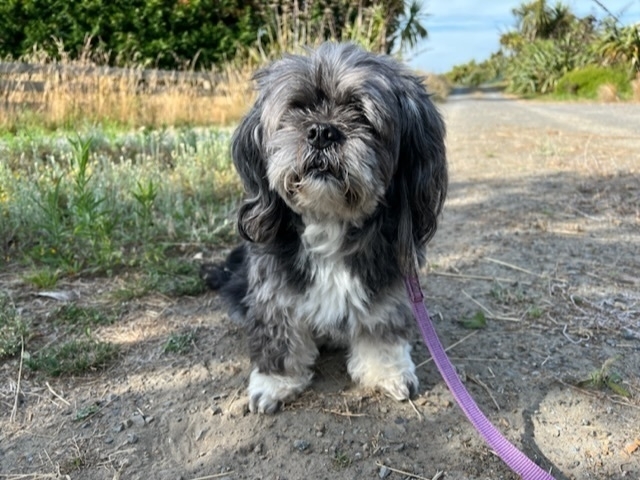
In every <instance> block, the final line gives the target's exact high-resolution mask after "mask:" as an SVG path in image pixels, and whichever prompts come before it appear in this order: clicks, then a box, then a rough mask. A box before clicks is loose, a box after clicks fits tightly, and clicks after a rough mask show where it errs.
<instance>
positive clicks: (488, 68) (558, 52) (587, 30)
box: [447, 0, 640, 101]
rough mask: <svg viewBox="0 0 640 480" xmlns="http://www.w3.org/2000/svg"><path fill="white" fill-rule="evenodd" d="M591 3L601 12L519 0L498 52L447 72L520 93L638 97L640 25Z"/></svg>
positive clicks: (464, 81) (456, 79)
mask: <svg viewBox="0 0 640 480" xmlns="http://www.w3.org/2000/svg"><path fill="white" fill-rule="evenodd" d="M596 4H597V5H599V6H600V7H601V9H602V10H603V13H604V16H603V17H602V18H596V17H594V16H587V17H579V16H577V15H575V14H574V13H573V12H572V11H571V9H570V7H568V6H567V5H565V4H563V3H562V2H557V3H556V4H555V5H553V6H552V5H550V4H549V3H548V2H547V1H546V0H534V1H531V2H525V3H522V4H521V5H520V6H518V7H516V8H515V9H513V11H512V13H513V15H514V19H515V25H516V26H515V29H514V30H511V31H508V32H506V33H504V34H503V35H501V37H500V45H501V46H500V49H499V51H498V52H495V53H494V54H493V55H491V57H490V58H488V59H487V60H485V61H483V62H479V63H477V62H475V61H472V62H469V63H467V64H463V65H457V66H455V67H454V68H453V69H452V70H451V71H450V72H449V73H448V74H447V77H448V78H449V80H450V81H451V82H453V83H455V84H460V85H465V86H478V85H481V84H489V83H501V84H503V85H505V86H506V89H507V91H509V92H511V93H514V94H518V95H523V96H533V95H536V96H537V95H548V96H551V97H553V98H557V99H573V98H585V99H599V100H602V101H616V100H635V101H640V25H639V24H635V25H622V24H621V23H620V21H619V20H618V19H617V17H616V16H615V15H614V14H613V13H611V12H610V11H608V10H607V9H606V6H605V5H603V4H602V3H601V2H595V3H594V6H595V5H596Z"/></svg>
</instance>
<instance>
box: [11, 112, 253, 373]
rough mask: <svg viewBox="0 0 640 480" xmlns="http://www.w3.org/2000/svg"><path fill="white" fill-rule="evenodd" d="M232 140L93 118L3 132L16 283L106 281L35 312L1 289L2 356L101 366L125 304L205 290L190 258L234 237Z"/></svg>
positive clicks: (59, 287) (178, 345)
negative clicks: (51, 128) (74, 126)
mask: <svg viewBox="0 0 640 480" xmlns="http://www.w3.org/2000/svg"><path fill="white" fill-rule="evenodd" d="M229 141H230V130H228V129H225V128H222V127H217V128H197V127H188V128H187V127H184V128H162V129H157V130H150V129H146V128H142V129H136V130H122V129H120V128H114V127H113V126H109V125H106V126H105V125H102V126H91V125H86V126H84V127H83V128H81V129H79V130H78V131H75V132H70V131H57V132H48V131H46V130H44V129H43V130H38V129H34V130H31V131H25V132H21V133H19V134H17V135H7V134H5V135H4V136H0V155H2V158H3V161H2V162H0V270H1V271H2V272H3V277H4V278H10V279H12V280H11V282H13V283H11V282H10V285H11V287H10V288H11V289H12V291H13V292H15V294H16V295H20V290H22V289H30V288H31V289H33V288H35V289H38V290H43V289H46V290H47V291H49V292H52V293H56V292H57V291H60V292H64V291H65V290H66V285H68V283H69V282H75V281H80V282H84V281H85V280H87V281H89V282H94V283H95V282H100V283H104V284H106V285H108V286H107V287H106V288H105V289H104V291H103V292H96V294H95V298H94V296H93V295H92V296H91V297H84V298H82V299H81V300H78V301H77V302H68V303H64V304H60V303H57V304H54V305H53V306H52V305H51V304H49V306H47V307H46V309H42V308H40V307H39V308H38V311H37V312H35V311H32V310H33V309H26V310H25V311H24V313H21V311H20V310H18V309H16V308H14V307H13V304H12V303H11V301H10V300H9V297H8V296H3V297H1V298H0V360H7V361H15V358H16V357H18V356H20V352H21V349H22V346H23V343H24V349H25V350H24V357H23V360H24V366H25V368H26V369H28V370H32V371H34V372H38V374H39V375H43V376H45V377H47V376H49V377H51V376H54V377H55V376H61V375H82V374H86V373H88V372H93V371H97V370H99V369H102V368H105V367H107V366H109V365H111V364H112V362H113V361H114V360H115V359H116V358H117V356H118V346H117V345H114V344H112V343H109V342H106V341H103V338H102V331H103V329H104V328H105V327H108V326H109V325H111V324H113V323H115V322H117V321H118V320H119V318H120V316H121V313H120V312H121V311H122V307H121V306H120V305H121V304H122V303H123V302H126V301H128V300H132V299H135V298H138V297H142V296H144V295H147V294H150V293H152V292H157V293H160V294H162V295H165V296H172V297H175V296H194V295H198V294H200V293H202V292H203V291H204V285H203V283H202V282H201V280H200V278H199V275H198V267H199V265H197V263H196V262H195V261H194V260H193V259H192V257H193V255H194V254H195V253H201V252H202V251H203V250H206V249H208V248H216V247H220V246H222V245H227V244H229V243H232V242H235V241H236V237H235V223H234V221H233V210H234V208H235V205H236V203H237V200H238V199H239V198H240V194H241V188H240V183H239V180H238V178H237V176H236V174H235V171H234V170H233V167H232V164H231V161H230V157H229ZM4 278H1V279H0V281H4ZM16 280H17V281H20V280H21V281H22V285H23V286H22V287H21V288H20V290H15V285H16V283H15V281H16ZM8 285H9V284H8ZM114 285H121V287H120V288H119V289H118V288H116V287H114ZM8 291H9V290H8ZM56 302H60V300H57V301H56ZM23 315H26V316H27V317H28V318H25V317H23ZM184 335H186V336H184V337H182V336H178V337H176V338H174V339H173V340H172V341H171V342H170V343H169V344H168V345H167V351H176V352H177V353H185V352H186V351H188V348H190V347H191V346H192V345H193V339H194V338H195V337H194V336H193V335H194V334H192V333H189V332H187V333H186V334H184ZM60 339H64V341H63V342H61V341H60ZM172 349H173V350H172ZM12 359H13V360H12Z"/></svg>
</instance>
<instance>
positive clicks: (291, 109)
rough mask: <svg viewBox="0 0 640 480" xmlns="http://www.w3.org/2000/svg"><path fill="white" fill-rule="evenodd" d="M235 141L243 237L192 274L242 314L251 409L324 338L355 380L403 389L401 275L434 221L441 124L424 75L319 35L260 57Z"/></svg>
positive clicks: (411, 379) (273, 400)
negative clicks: (274, 56)
mask: <svg viewBox="0 0 640 480" xmlns="http://www.w3.org/2000/svg"><path fill="white" fill-rule="evenodd" d="M255 79H256V81H257V85H258V98H257V100H256V102H255V105H254V106H253V108H251V110H250V111H249V113H248V114H247V116H246V117H245V118H244V119H243V120H242V123H241V124H240V126H239V127H238V129H237V131H236V132H235V135H234V137H233V142H232V156H233V161H234V164H235V167H236V169H237V171H238V173H239V175H240V177H241V179H242V182H243V184H244V188H245V190H246V199H245V200H244V203H243V204H242V206H241V208H240V211H239V218H238V226H239V230H240V234H241V236H242V237H243V238H244V240H245V241H244V243H243V244H242V245H241V246H239V247H238V248H236V249H235V250H234V251H233V252H232V253H231V254H230V255H229V257H228V258H227V260H226V262H225V264H224V265H217V266H204V267H203V270H202V276H203V278H204V279H205V281H206V282H207V283H208V284H209V286H210V287H212V288H214V289H220V291H221V292H222V294H223V296H224V297H226V299H227V300H228V302H229V304H230V315H231V317H232V318H236V319H240V321H241V322H242V324H243V325H245V326H246V328H247V331H248V339H249V351H250V357H251V361H252V365H253V367H252V368H253V370H252V372H251V376H250V380H249V388H248V393H249V406H250V409H251V411H252V412H264V413H273V412H275V411H276V410H277V409H278V408H279V406H280V405H281V404H282V403H283V402H286V401H290V400H291V399H293V398H295V396H296V395H298V394H299V393H300V392H302V391H303V390H304V389H305V388H306V387H307V386H308V385H309V383H310V382H311V379H312V376H313V373H312V367H313V364H314V361H315V360H316V358H317V356H318V347H319V346H320V345H323V344H327V343H328V344H331V345H336V344H337V345H343V346H344V347H346V348H348V363H347V368H348V371H349V374H350V375H351V377H352V378H353V380H355V381H357V382H359V383H360V384H362V385H363V386H366V387H374V388H378V389H380V390H382V391H384V392H385V393H387V394H389V395H391V396H392V397H394V398H396V399H398V400H406V399H408V398H409V397H410V396H411V395H413V394H414V393H415V392H416V390H417V387H418V379H417V377H416V374H415V366H414V364H413V362H412V360H411V356H410V350H411V346H410V343H409V338H410V336H411V332H412V317H411V310H410V306H409V303H408V299H407V295H406V293H405V290H404V282H403V278H404V276H405V275H406V274H407V273H408V272H409V270H410V269H411V268H413V265H414V263H415V259H416V258H417V259H418V263H424V257H425V255H424V247H425V245H426V243H427V241H428V240H429V239H430V238H431V237H432V236H433V234H434V233H435V231H436V226H437V217H438V214H439V213H440V210H441V208H442V205H443V202H444V199H445V195H446V190H447V169H446V156H445V145H444V136H445V128H444V124H443V121H442V119H441V117H440V115H439V114H438V111H437V109H436V108H435V106H434V105H433V103H432V102H431V100H430V97H429V95H428V94H427V92H426V91H425V88H424V86H423V83H422V82H421V80H420V78H418V77H417V76H415V75H414V74H413V73H411V72H410V71H409V70H408V69H407V68H405V67H403V66H402V65H401V64H400V63H398V62H397V61H395V60H394V59H392V58H391V57H388V56H379V55H374V54H371V53H368V52H365V51H363V50H361V49H360V48H358V47H356V46H354V45H349V44H347V45H345V44H330V43H327V44H323V45H322V46H320V47H319V48H318V49H317V50H316V51H315V52H311V53H310V54H309V55H308V56H296V55H292V56H286V57H284V58H283V59H281V60H279V61H276V62H275V63H273V64H271V65H270V66H268V67H266V68H264V69H263V70H260V71H259V72H258V73H257V74H256V75H255Z"/></svg>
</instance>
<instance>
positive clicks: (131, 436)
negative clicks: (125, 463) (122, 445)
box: [127, 433, 138, 445]
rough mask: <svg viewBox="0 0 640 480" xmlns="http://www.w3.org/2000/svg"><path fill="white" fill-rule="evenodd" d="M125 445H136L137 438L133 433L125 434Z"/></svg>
mask: <svg viewBox="0 0 640 480" xmlns="http://www.w3.org/2000/svg"><path fill="white" fill-rule="evenodd" d="M127 443H130V444H132V445H133V444H134V443H138V436H137V435H136V434H135V433H128V434H127Z"/></svg>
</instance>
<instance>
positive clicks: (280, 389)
mask: <svg viewBox="0 0 640 480" xmlns="http://www.w3.org/2000/svg"><path fill="white" fill-rule="evenodd" d="M311 376H312V375H311V373H309V374H306V375H300V376H288V375H273V374H265V373H260V372H259V371H258V369H255V370H254V371H253V372H251V377H250V378H249V388H248V393H249V410H250V411H251V412H252V413H268V414H273V413H276V412H277V411H278V410H279V409H280V407H282V405H283V404H284V403H286V402H288V401H291V400H293V399H294V398H295V397H297V396H298V394H300V392H302V391H303V390H304V389H305V388H306V386H307V385H309V382H311Z"/></svg>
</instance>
